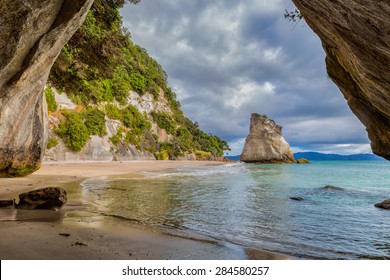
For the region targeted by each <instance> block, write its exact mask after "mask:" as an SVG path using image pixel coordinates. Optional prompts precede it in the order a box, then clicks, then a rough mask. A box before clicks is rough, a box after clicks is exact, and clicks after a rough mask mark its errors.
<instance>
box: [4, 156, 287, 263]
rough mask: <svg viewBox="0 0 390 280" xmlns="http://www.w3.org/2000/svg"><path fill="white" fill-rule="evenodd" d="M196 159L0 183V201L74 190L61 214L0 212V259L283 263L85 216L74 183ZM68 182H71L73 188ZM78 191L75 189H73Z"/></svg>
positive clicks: (56, 172)
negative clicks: (50, 189) (46, 189)
mask: <svg viewBox="0 0 390 280" xmlns="http://www.w3.org/2000/svg"><path fill="white" fill-rule="evenodd" d="M215 164H221V163H219V162H201V161H130V162H82V163H80V162H77V163H70V162H67V163H46V164H44V165H43V166H42V168H41V169H40V170H38V171H37V172H35V173H34V174H32V175H29V176H27V177H23V178H2V179H0V199H13V198H16V197H17V196H18V194H19V193H21V192H24V191H28V190H32V189H37V188H41V187H46V186H60V187H64V186H66V188H68V189H67V190H73V192H72V194H70V195H68V200H69V201H68V203H67V205H66V206H65V207H64V208H63V209H61V210H60V211H57V212H55V211H48V210H15V209H0V236H1V238H0V259H3V260H4V259H44V260H46V259H47V260H50V259H62V260H64V259H76V260H82V259H106V260H111V259H286V258H287V257H286V256H284V255H280V254H275V253H270V252H266V251H262V250H255V249H248V248H246V249H245V248H239V247H237V248H227V247H225V246H223V245H221V244H218V242H214V241H212V240H201V239H197V238H193V237H191V238H190V237H182V236H175V235H172V234H167V233H166V232H165V233H162V232H161V231H160V230H159V229H157V228H151V227H145V226H140V225H134V224H129V223H120V222H118V221H117V220H115V219H114V218H111V217H104V216H100V215H96V214H93V213H88V212H86V211H85V210H84V209H83V207H82V201H81V196H80V193H81V191H80V190H81V187H80V185H79V183H80V182H81V181H82V180H84V179H87V178H97V177H107V176H114V175H125V174H141V172H144V171H158V170H164V169H170V168H176V167H180V166H190V165H215ZM72 182H73V184H72ZM77 190H79V191H77Z"/></svg>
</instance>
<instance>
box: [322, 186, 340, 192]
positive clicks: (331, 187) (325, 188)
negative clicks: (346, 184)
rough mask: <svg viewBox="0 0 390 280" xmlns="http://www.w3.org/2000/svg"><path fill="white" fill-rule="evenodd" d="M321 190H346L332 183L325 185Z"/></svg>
mask: <svg viewBox="0 0 390 280" xmlns="http://www.w3.org/2000/svg"><path fill="white" fill-rule="evenodd" d="M321 190H325V191H334V192H341V191H344V189H343V188H340V187H334V186H330V185H327V186H325V187H322V188H321Z"/></svg>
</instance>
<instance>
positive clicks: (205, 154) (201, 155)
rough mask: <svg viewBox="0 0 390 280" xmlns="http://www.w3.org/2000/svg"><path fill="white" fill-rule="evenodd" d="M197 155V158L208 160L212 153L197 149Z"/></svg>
mask: <svg viewBox="0 0 390 280" xmlns="http://www.w3.org/2000/svg"><path fill="white" fill-rule="evenodd" d="M195 155H196V159H197V160H207V159H210V158H211V153H210V152H205V151H195Z"/></svg>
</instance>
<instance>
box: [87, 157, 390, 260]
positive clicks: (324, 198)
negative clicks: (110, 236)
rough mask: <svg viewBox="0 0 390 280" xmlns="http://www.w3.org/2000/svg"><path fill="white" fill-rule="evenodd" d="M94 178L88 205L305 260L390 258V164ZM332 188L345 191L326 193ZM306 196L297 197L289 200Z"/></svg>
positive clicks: (241, 167)
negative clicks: (389, 206) (389, 202)
mask: <svg viewBox="0 0 390 280" xmlns="http://www.w3.org/2000/svg"><path fill="white" fill-rule="evenodd" d="M144 175H145V177H146V178H133V179H129V178H117V179H108V180H88V181H86V182H84V183H83V186H84V199H85V201H86V204H87V207H89V208H90V209H91V210H93V211H95V212H99V213H102V214H104V215H110V216H115V217H118V218H122V219H125V220H128V221H129V222H132V223H141V224H146V225H151V226H157V227H160V228H162V229H169V230H174V231H175V232H176V233H178V234H183V235H184V234H185V235H196V236H199V235H200V236H203V237H205V238H209V239H213V240H216V241H218V242H220V243H221V244H225V245H226V246H241V247H243V248H244V247H249V248H258V249H266V250H270V251H275V252H280V253H284V254H288V255H291V256H295V257H297V258H304V259H390V211H386V210H382V209H378V208H376V207H374V204H375V203H377V202H381V201H383V200H385V199H389V198H390V163H388V162H382V161H378V162H377V161H354V162H352V161H345V162H343V161H332V162H320V161H319V162H313V163H312V164H309V165H298V164H292V165H255V164H253V165H252V164H247V165H246V164H242V163H237V164H226V165H221V166H202V167H184V168H180V169H175V170H169V171H164V172H148V173H145V174H144ZM326 185H332V186H336V187H340V188H343V190H341V191H331V190H323V189H321V188H322V187H324V186H326ZM296 196H299V197H303V198H304V200H303V201H295V200H291V199H289V198H290V197H296Z"/></svg>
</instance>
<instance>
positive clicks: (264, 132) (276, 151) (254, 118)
mask: <svg viewBox="0 0 390 280" xmlns="http://www.w3.org/2000/svg"><path fill="white" fill-rule="evenodd" d="M240 160H241V161H243V162H246V163H293V162H294V154H293V151H292V150H291V148H290V145H289V144H288V143H287V141H286V140H285V139H284V138H283V135H282V127H281V126H280V125H277V124H276V123H275V121H273V120H271V119H268V118H267V117H266V116H264V115H263V116H261V115H259V114H256V113H252V115H251V123H250V130H249V135H248V137H247V138H246V141H245V145H244V148H243V149H242V153H241V157H240Z"/></svg>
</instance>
